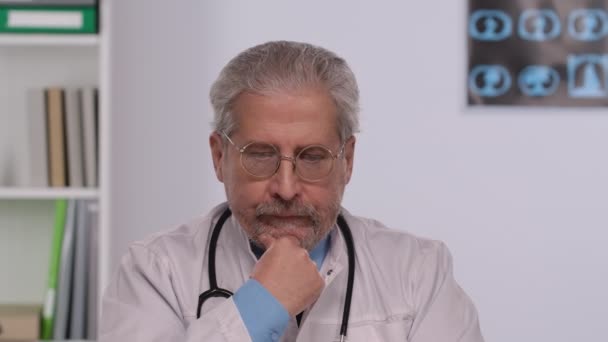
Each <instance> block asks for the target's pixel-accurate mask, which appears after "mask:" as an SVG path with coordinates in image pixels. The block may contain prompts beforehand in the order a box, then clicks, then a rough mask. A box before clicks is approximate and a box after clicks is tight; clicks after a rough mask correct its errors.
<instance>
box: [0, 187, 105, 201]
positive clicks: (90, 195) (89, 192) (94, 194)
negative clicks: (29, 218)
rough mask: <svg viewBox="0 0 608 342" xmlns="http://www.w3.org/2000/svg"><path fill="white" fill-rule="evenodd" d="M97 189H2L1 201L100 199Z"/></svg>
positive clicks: (0, 193) (0, 190) (0, 189)
mask: <svg viewBox="0 0 608 342" xmlns="http://www.w3.org/2000/svg"><path fill="white" fill-rule="evenodd" d="M98 197H99V191H98V190H97V189H87V188H74V189H71V188H63V189H52V188H0V200H54V199H60V198H66V199H98Z"/></svg>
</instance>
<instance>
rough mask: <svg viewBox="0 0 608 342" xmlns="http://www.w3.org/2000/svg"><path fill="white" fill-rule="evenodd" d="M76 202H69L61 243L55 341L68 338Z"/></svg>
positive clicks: (54, 330)
mask: <svg viewBox="0 0 608 342" xmlns="http://www.w3.org/2000/svg"><path fill="white" fill-rule="evenodd" d="M76 211H77V202H76V200H70V201H69V202H68V209H67V214H66V220H65V228H64V230H63V242H62V243H61V260H60V262H59V282H58V283H57V285H58V286H57V291H56V292H57V305H56V308H55V322H54V327H53V339H54V340H65V339H67V338H68V333H69V330H68V327H69V317H70V307H71V300H72V298H71V296H72V279H73V267H74V244H75V235H76Z"/></svg>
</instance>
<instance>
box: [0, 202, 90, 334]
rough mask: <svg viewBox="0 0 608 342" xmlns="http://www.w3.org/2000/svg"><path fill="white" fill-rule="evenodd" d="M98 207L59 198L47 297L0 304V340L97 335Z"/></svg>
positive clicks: (88, 203) (53, 223) (49, 260)
mask: <svg viewBox="0 0 608 342" xmlns="http://www.w3.org/2000/svg"><path fill="white" fill-rule="evenodd" d="M98 222H99V208H98V203H97V201H94V200H65V199H59V200H55V218H54V222H49V226H53V228H52V229H53V236H52V241H50V242H49V244H50V245H51V253H50V257H49V259H48V265H49V268H48V278H47V279H48V280H47V284H46V289H47V290H46V294H45V296H44V303H42V305H40V304H31V303H29V304H19V303H11V304H0V341H15V342H16V341H24V342H25V341H34V340H39V339H40V340H56V341H63V340H91V341H94V340H95V339H96V338H97V319H98V312H99V308H98V305H97V298H98V287H97V284H98V235H99V234H98V231H99V230H98V227H99V226H98Z"/></svg>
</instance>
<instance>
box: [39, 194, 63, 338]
mask: <svg viewBox="0 0 608 342" xmlns="http://www.w3.org/2000/svg"><path fill="white" fill-rule="evenodd" d="M66 210H67V200H64V199H59V200H56V201H55V223H54V228H53V245H52V246H51V257H50V258H49V276H48V277H49V278H48V289H47V293H46V298H45V302H44V308H43V310H42V326H41V329H40V335H41V336H40V338H41V339H43V340H50V339H52V338H53V324H54V320H55V304H56V303H55V299H56V297H57V296H56V292H57V278H58V277H59V262H60V261H61V260H60V259H61V243H62V241H63V230H64V228H65V218H66Z"/></svg>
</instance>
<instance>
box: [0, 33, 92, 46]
mask: <svg viewBox="0 0 608 342" xmlns="http://www.w3.org/2000/svg"><path fill="white" fill-rule="evenodd" d="M98 44H99V36H97V35H92V34H81V35H73V34H72V35H59V34H54V35H50V34H28V35H23V34H3V35H0V47H1V46H96V45H98Z"/></svg>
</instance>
